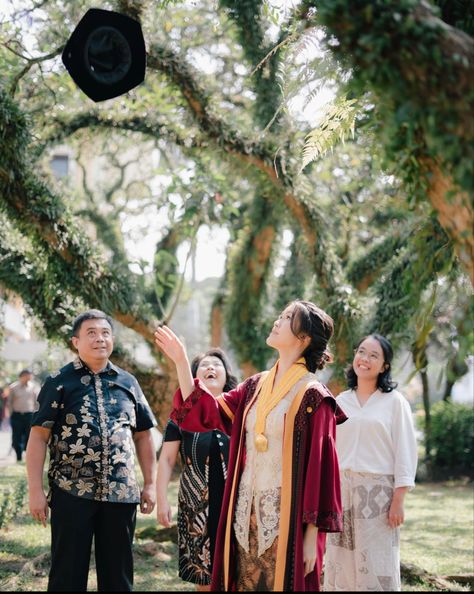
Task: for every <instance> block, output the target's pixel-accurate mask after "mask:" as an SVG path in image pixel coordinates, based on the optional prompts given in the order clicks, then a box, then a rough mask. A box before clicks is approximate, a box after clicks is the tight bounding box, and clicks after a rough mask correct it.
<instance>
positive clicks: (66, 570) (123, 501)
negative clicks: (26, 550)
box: [26, 310, 156, 592]
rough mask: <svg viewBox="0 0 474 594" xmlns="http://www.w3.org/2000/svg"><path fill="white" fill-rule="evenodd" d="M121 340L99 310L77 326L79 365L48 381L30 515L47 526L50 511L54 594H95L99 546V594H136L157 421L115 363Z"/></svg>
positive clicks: (32, 459)
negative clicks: (136, 540) (90, 580)
mask: <svg viewBox="0 0 474 594" xmlns="http://www.w3.org/2000/svg"><path fill="white" fill-rule="evenodd" d="M112 332H113V329H112V319H111V318H110V317H109V316H108V315H106V314H105V313H104V312H101V311H99V310H89V311H87V312H85V313H83V314H81V315H79V316H78V317H77V318H76V319H75V320H74V323H73V328H72V334H73V336H72V343H73V346H74V347H75V349H76V350H77V352H78V357H77V358H76V359H75V360H74V361H73V362H71V363H69V364H68V365H66V366H65V367H63V368H62V369H60V370H59V371H58V372H56V373H53V374H52V375H51V376H49V377H48V378H47V379H46V382H45V383H44V385H43V387H42V389H41V392H40V393H39V395H38V404H39V408H38V410H37V411H36V412H35V414H34V416H33V419H32V428H31V433H30V439H29V442H28V447H27V456H26V458H27V471H28V487H29V499H30V511H31V514H32V516H33V517H34V518H35V519H36V520H38V521H40V522H42V523H43V525H44V526H46V521H47V517H48V505H49V508H50V509H51V568H50V573H49V582H48V590H49V591H63V592H64V591H86V590H87V577H88V573H89V562H90V553H91V546H92V540H93V538H94V548H95V559H96V571H97V583H98V590H99V591H116V592H120V591H131V590H132V586H133V555H132V541H133V535H134V530H135V524H136V513H137V504H138V503H139V504H140V510H141V511H142V512H143V513H146V514H149V513H151V512H152V511H153V508H154V506H155V486H154V485H155V475H156V450H155V446H154V442H153V438H152V434H151V428H152V427H153V426H154V425H156V420H155V418H154V416H153V413H152V412H151V409H150V407H149V405H148V403H147V401H146V399H145V396H144V395H143V392H142V390H141V389H140V386H139V384H138V382H137V380H136V378H135V377H134V376H133V375H131V374H130V373H128V372H126V371H124V370H123V369H121V368H120V367H117V366H116V365H113V364H112V363H111V362H110V361H109V356H110V354H111V353H112V350H113V335H112ZM48 443H49V454H50V465H49V471H48V478H49V493H48V495H47V496H46V495H45V493H44V490H43V467H44V461H45V458H46V450H47V445H48ZM135 452H136V455H137V458H138V462H139V464H140V467H141V470H142V474H143V482H144V484H143V487H142V489H141V490H140V486H139V484H138V482H137V478H136V475H135Z"/></svg>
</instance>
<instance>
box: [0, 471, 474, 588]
mask: <svg viewBox="0 0 474 594" xmlns="http://www.w3.org/2000/svg"><path fill="white" fill-rule="evenodd" d="M25 474H26V471H25V466H24V464H23V463H22V464H16V465H12V466H7V467H2V468H1V469H0V501H1V499H2V492H3V491H4V490H5V489H7V488H10V489H11V488H12V487H14V486H15V484H16V483H17V482H18V481H20V480H22V479H23V478H24V477H25ZM177 486H178V485H177V482H176V481H173V482H172V483H171V484H170V492H169V500H170V503H172V504H173V503H174V506H173V512H174V517H175V518H176V500H177ZM473 503H474V497H473V487H472V484H466V483H463V482H461V481H458V482H445V483H421V484H418V485H417V486H416V488H415V490H414V491H412V492H411V493H409V494H408V495H407V497H406V510H405V512H406V513H405V515H406V521H405V524H404V525H403V526H402V531H401V536H402V545H401V558H402V561H404V562H408V563H414V564H415V565H418V566H419V567H421V568H423V569H425V570H427V571H428V572H430V573H433V574H436V575H459V574H465V573H470V574H472V573H474V567H473V530H474V521H473V520H474V518H473V513H474V512H473V509H474V507H473ZM155 518H156V517H155V514H154V513H153V514H152V515H151V516H146V515H143V514H141V513H138V520H137V538H136V539H135V544H134V552H135V590H136V591H142V592H143V591H152V592H153V591H165V590H167V591H181V592H183V591H194V590H195V587H194V585H192V584H188V583H186V582H183V581H181V580H180V579H179V578H178V566H177V547H176V545H174V544H173V543H171V542H164V543H158V542H156V541H155V540H153V539H151V538H141V537H140V532H141V530H142V529H144V528H147V527H150V526H152V527H154V526H156V519H155ZM0 542H1V547H0V591H10V592H21V591H23V592H32V591H46V587H47V572H48V557H47V556H48V553H49V544H50V531H49V527H48V528H46V529H45V528H43V527H42V526H40V525H39V524H37V523H35V522H34V521H33V520H32V519H31V518H30V516H29V514H28V504H27V502H25V503H24V505H23V508H22V509H21V512H20V513H19V514H18V515H17V517H16V518H14V519H13V520H12V521H11V522H10V523H9V524H8V525H7V526H6V527H4V528H3V529H1V530H0ZM41 556H43V557H41ZM33 560H36V562H35V563H32V561H33ZM88 589H89V590H90V591H94V590H96V589H97V585H96V578H95V569H94V563H93V562H92V563H91V572H90V575H89V584H88ZM403 589H404V590H405V591H411V592H416V591H435V590H436V589H435V588H434V587H432V586H429V585H427V584H417V585H407V584H404V585H403ZM451 591H465V592H468V591H470V590H469V587H468V586H458V585H457V584H453V587H452V588H451Z"/></svg>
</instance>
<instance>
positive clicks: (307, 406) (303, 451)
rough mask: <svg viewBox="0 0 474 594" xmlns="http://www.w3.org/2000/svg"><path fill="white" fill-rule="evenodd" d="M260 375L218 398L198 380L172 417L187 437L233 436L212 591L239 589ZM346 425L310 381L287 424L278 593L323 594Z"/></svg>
mask: <svg viewBox="0 0 474 594" xmlns="http://www.w3.org/2000/svg"><path fill="white" fill-rule="evenodd" d="M261 377H262V374H257V375H254V376H252V377H250V378H249V379H247V380H246V381H245V382H243V383H241V384H239V385H238V386H237V387H236V388H235V389H234V390H231V391H230V392H226V393H224V394H222V395H221V396H220V397H219V398H217V399H216V398H214V397H213V396H212V395H211V394H210V393H209V392H208V391H207V390H206V388H205V387H204V386H203V384H202V383H201V382H200V381H199V380H197V379H196V380H195V389H194V391H193V392H192V393H191V395H190V396H189V398H187V399H186V400H185V401H183V399H182V396H181V392H180V390H178V391H177V392H176V394H175V396H174V401H173V412H172V414H171V418H172V419H173V420H174V421H175V422H176V423H177V424H178V425H180V426H181V427H182V428H183V429H185V430H186V431H209V430H211V429H222V431H224V432H226V433H227V434H229V435H231V440H230V452H229V465H228V475H227V476H228V479H227V482H226V487H225V491H224V498H223V502H222V508H221V516H220V520H219V528H218V531H217V540H216V548H215V554H214V563H213V572H212V590H213V591H233V590H235V559H236V541H235V537H234V534H233V526H232V524H233V520H234V511H235V505H236V502H237V493H238V486H239V480H240V476H241V474H242V471H243V469H244V464H245V459H246V454H245V419H246V416H247V413H248V410H249V409H250V407H251V406H252V404H253V402H254V401H255V399H256V395H257V386H258V383H259V380H260V379H261ZM345 420H346V416H345V415H344V413H343V412H342V410H341V409H340V408H339V407H338V406H337V404H336V399H335V398H334V396H333V395H332V394H331V393H330V391H329V390H328V388H327V387H326V386H324V385H323V384H321V383H319V382H317V381H311V382H310V383H309V384H308V385H307V386H306V389H303V390H301V391H300V392H299V393H298V394H297V395H296V397H295V399H294V401H293V403H292V405H291V406H290V409H289V410H288V411H287V414H286V417H285V430H284V442H283V461H282V485H281V506H280V508H281V515H280V528H279V536H278V552H277V560H276V568H275V584H274V590H275V591H283V590H284V591H298V590H299V591H319V589H320V587H319V586H320V576H321V569H322V562H323V555H324V550H325V543H326V532H342V503H341V491H340V479H339V465H338V459H337V453H336V447H335V437H336V424H339V423H342V422H344V421H345ZM310 522H311V523H313V524H315V525H316V526H317V527H318V529H319V530H318V537H317V549H318V551H317V562H316V567H315V570H314V571H312V572H311V573H310V574H309V575H307V576H306V578H305V577H304V559H303V537H304V525H305V524H307V523H310Z"/></svg>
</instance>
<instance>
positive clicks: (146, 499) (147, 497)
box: [140, 484, 156, 514]
mask: <svg viewBox="0 0 474 594" xmlns="http://www.w3.org/2000/svg"><path fill="white" fill-rule="evenodd" d="M155 503H156V492H155V485H153V484H149V485H145V486H144V487H143V491H142V493H141V497H140V511H141V512H142V514H151V512H152V511H153V510H154V509H155Z"/></svg>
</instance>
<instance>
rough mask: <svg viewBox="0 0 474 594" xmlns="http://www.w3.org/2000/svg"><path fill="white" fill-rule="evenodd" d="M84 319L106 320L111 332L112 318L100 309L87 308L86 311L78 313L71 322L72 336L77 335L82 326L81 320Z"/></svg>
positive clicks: (112, 326)
mask: <svg viewBox="0 0 474 594" xmlns="http://www.w3.org/2000/svg"><path fill="white" fill-rule="evenodd" d="M86 320H107V322H108V323H109V326H110V328H111V330H112V332H113V330H114V324H113V322H112V318H111V317H110V316H108V315H107V314H106V313H105V312H103V311H101V310H100V309H88V310H87V311H85V312H83V313H81V314H79V315H78V316H77V317H76V318H75V319H74V322H73V323H72V336H78V335H79V331H80V329H81V326H82V322H85V321H86Z"/></svg>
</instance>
